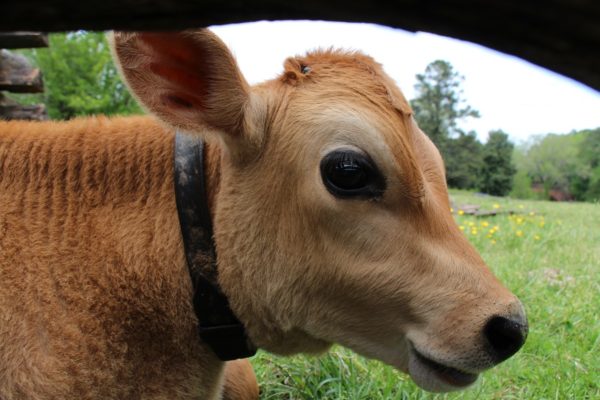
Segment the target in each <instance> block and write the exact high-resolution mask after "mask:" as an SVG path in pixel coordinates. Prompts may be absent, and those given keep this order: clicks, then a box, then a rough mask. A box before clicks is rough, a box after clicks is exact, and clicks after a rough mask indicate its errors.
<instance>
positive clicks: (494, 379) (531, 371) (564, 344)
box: [252, 191, 600, 400]
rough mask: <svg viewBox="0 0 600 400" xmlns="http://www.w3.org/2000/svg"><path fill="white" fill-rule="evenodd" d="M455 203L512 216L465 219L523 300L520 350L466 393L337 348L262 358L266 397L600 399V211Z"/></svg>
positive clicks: (457, 198)
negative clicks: (424, 385)
mask: <svg viewBox="0 0 600 400" xmlns="http://www.w3.org/2000/svg"><path fill="white" fill-rule="evenodd" d="M451 197H452V200H453V202H454V204H456V205H460V204H479V205H481V206H482V208H484V209H487V210H494V209H496V210H499V211H501V210H508V209H510V210H514V211H516V212H517V213H516V214H513V215H508V214H501V215H498V216H494V217H485V218H483V217H473V216H467V215H459V214H460V213H459V212H457V210H454V211H455V218H456V221H457V223H458V224H459V226H461V227H462V228H461V229H462V230H463V232H464V234H465V235H467V236H468V237H469V240H470V241H471V242H472V243H473V244H474V245H475V246H476V247H477V249H478V250H479V251H480V252H481V254H482V256H483V258H484V259H485V260H486V262H487V263H488V265H489V266H490V267H491V268H492V269H493V271H494V273H495V274H496V275H497V276H498V277H499V278H500V279H501V280H502V281H503V282H504V283H505V284H506V285H507V286H508V287H509V288H510V289H511V290H512V291H513V292H514V293H515V294H516V295H517V296H518V297H519V298H520V299H521V300H522V301H523V303H524V304H525V307H526V309H527V313H528V317H529V324H530V331H529V337H528V340H527V342H526V343H525V346H524V348H523V349H522V350H521V351H520V352H519V353H518V354H517V355H515V356H514V357H513V358H510V359H509V360H507V361H505V362H504V363H502V364H500V365H499V366H498V367H496V368H493V369H492V370H490V371H488V372H486V373H484V374H483V375H482V376H481V377H480V379H479V381H478V382H477V383H476V384H475V385H474V386H473V387H471V388H470V389H468V390H466V391H464V392H458V393H451V394H447V395H433V394H428V393H425V392H423V391H422V390H421V389H419V388H417V387H416V385H415V384H414V383H412V382H411V381H410V379H409V378H408V376H407V375H404V374H402V373H400V372H397V371H394V370H393V369H392V368H390V367H387V366H384V365H383V364H381V363H379V362H377V361H371V360H367V359H364V358H362V357H360V356H357V355H355V354H353V353H352V352H350V351H348V350H345V349H342V348H340V347H335V348H334V349H333V350H332V351H331V352H330V353H329V354H328V355H326V356H322V357H310V356H297V357H294V358H278V357H275V356H272V355H270V354H265V353H259V354H258V355H257V356H256V357H254V359H253V361H252V362H253V365H254V368H255V370H256V373H257V377H258V380H259V382H260V385H261V399H307V400H308V399H348V400H351V399H352V400H353V399H373V400H376V399H598V398H600V318H599V312H600V204H589V203H588V204H586V203H551V202H542V201H524V200H513V199H507V198H495V197H479V196H474V195H472V194H469V193H467V192H457V191H451Z"/></svg>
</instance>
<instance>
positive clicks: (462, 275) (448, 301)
mask: <svg viewBox="0 0 600 400" xmlns="http://www.w3.org/2000/svg"><path fill="white" fill-rule="evenodd" d="M114 48H115V54H116V56H117V58H118V59H119V60H120V64H121V69H122V71H123V74H124V76H125V78H126V80H127V81H128V83H129V85H130V87H131V88H132V90H133V91H134V93H135V94H136V96H137V97H138V98H139V100H140V101H141V102H142V104H144V105H145V106H146V107H147V108H148V109H149V110H150V111H151V112H152V113H154V114H155V115H156V116H158V117H159V118H161V119H162V120H163V121H165V122H166V123H168V124H170V125H172V126H174V127H176V128H179V129H183V130H186V131H189V132H192V133H195V134H200V135H203V136H204V137H205V138H206V139H207V140H209V141H213V142H214V141H218V142H219V143H220V146H221V148H222V149H223V150H222V153H223V155H222V161H221V165H222V167H221V182H220V190H219V193H218V195H217V202H216V209H215V240H216V244H217V252H218V254H219V280H220V283H221V285H222V287H223V290H224V291H225V293H226V294H227V296H228V298H229V300H230V303H231V305H232V307H233V309H234V311H235V312H236V314H237V315H238V316H239V318H240V319H241V320H242V322H244V324H245V325H246V327H247V329H248V331H249V333H250V336H251V337H252V340H253V341H254V342H255V343H256V344H257V345H259V346H261V347H264V348H265V349H267V350H271V351H274V352H278V353H283V354H288V353H294V352H298V351H320V350H323V349H325V348H327V346H328V345H329V344H331V343H334V342H337V343H341V344H343V345H345V346H348V347H350V348H352V349H354V350H356V351H358V352H359V353H361V354H364V355H367V356H369V357H374V358H377V359H380V360H382V361H384V362H387V363H389V364H392V365H394V366H396V367H398V368H400V369H402V370H405V371H407V372H409V373H410V374H411V376H412V377H413V378H414V379H415V381H416V382H417V383H418V384H420V385H421V386H423V387H424V388H426V389H429V390H439V391H446V390H454V389H457V388H461V387H464V386H467V385H468V384H470V383H472V382H473V381H474V380H475V378H476V376H477V374H478V373H479V372H480V371H482V370H484V369H486V368H489V367H491V366H492V365H494V364H496V363H497V362H499V361H501V360H503V359H504V358H506V357H508V356H510V355H511V354H512V353H514V352H515V351H516V350H517V349H518V348H519V347H520V345H521V344H522V342H523V340H524V337H525V333H526V320H525V317H524V313H523V310H522V307H521V305H520V303H519V302H518V300H517V299H516V298H515V297H514V295H512V294H511V293H510V292H509V291H508V290H506V289H505V288H504V287H503V286H502V285H501V284H500V283H499V282H498V281H497V280H496V278H494V276H493V275H492V274H491V273H490V272H489V270H488V269H487V267H486V266H485V264H484V262H483V261H482V260H481V258H480V257H479V256H478V254H477V253H476V252H475V250H474V249H473V248H472V247H471V246H470V245H469V243H468V242H467V241H466V239H465V238H464V236H463V235H462V233H461V232H460V231H459V230H458V229H457V226H456V224H455V223H454V221H453V219H452V216H451V215H450V212H449V203H448V193H447V189H446V185H445V176H444V168H443V162H442V160H441V157H440V155H439V153H438V151H437V150H436V148H435V147H434V146H433V144H432V143H431V141H430V140H429V139H428V138H427V137H426V136H425V134H424V133H423V132H421V131H420V130H419V128H418V127H417V125H416V123H415V122H414V120H413V119H412V116H411V110H410V106H409V105H408V103H407V102H406V100H405V99H404V97H403V96H402V94H401V92H400V91H399V89H398V88H397V87H396V86H395V84H394V83H393V82H392V80H391V79H390V78H389V77H387V75H386V74H385V73H384V72H383V70H382V68H381V66H379V65H378V64H377V63H375V62H374V61H373V60H372V59H371V58H370V57H367V56H364V55H362V54H360V53H348V52H340V51H317V52H313V53H310V54H308V55H307V56H305V57H299V58H291V59H289V60H287V61H286V63H285V65H284V72H283V74H282V75H281V76H280V77H279V78H277V79H274V80H272V81H268V82H265V83H263V84H260V85H257V86H254V87H251V86H250V85H248V84H247V83H246V81H245V80H244V78H243V76H242V74H241V73H240V72H239V69H238V67H237V65H236V63H235V61H234V59H233V57H232V56H231V54H230V53H229V51H228V50H227V48H226V47H225V46H224V45H223V44H222V43H221V42H220V41H219V39H218V38H216V37H215V36H214V35H213V34H211V33H210V32H209V31H207V30H200V31H187V32H180V33H160V34H159V33H142V34H115V37H114Z"/></svg>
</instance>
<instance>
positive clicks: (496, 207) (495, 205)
mask: <svg viewBox="0 0 600 400" xmlns="http://www.w3.org/2000/svg"><path fill="white" fill-rule="evenodd" d="M492 207H494V208H495V209H498V208H500V204H498V203H495V204H494V205H493V206H492Z"/></svg>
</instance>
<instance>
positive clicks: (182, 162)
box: [174, 132, 256, 361]
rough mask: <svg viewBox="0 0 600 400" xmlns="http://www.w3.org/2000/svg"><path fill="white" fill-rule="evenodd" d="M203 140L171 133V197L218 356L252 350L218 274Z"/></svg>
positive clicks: (204, 330)
mask: <svg viewBox="0 0 600 400" xmlns="http://www.w3.org/2000/svg"><path fill="white" fill-rule="evenodd" d="M203 152H204V142H203V141H202V140H201V139H199V138H197V137H193V136H190V135H186V134H183V133H180V132H177V133H176V134H175V154H174V167H175V199H176V202H177V213H178V214H179V224H180V226H181V235H182V237H183V246H184V250H185V257H186V260H187V265H188V270H189V273H190V277H191V279H192V288H193V304H194V311H195V313H196V317H197V318H198V332H199V334H200V338H201V339H202V341H204V342H205V343H206V344H208V345H209V346H210V348H211V349H212V350H213V351H214V353H215V354H216V355H217V357H219V359H221V360H222V361H228V360H235V359H237V358H246V357H250V356H253V355H254V354H255V353H256V348H255V347H254V345H253V344H252V343H251V342H250V340H249V339H248V336H247V334H246V329H245V328H244V325H242V323H241V322H240V321H239V320H238V319H237V317H236V316H235V315H234V314H233V312H232V311H231V308H230V307H229V301H228V300H227V297H226V296H225V294H223V292H222V290H221V288H220V287H219V284H218V279H217V262H216V261H217V257H216V250H215V244H214V241H213V229H212V220H211V215H210V210H209V208H208V196H207V191H206V181H205V176H204V156H203Z"/></svg>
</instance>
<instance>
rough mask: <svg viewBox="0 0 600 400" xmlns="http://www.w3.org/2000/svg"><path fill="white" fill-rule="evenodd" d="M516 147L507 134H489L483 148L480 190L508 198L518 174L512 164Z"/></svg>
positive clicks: (496, 132) (494, 132)
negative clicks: (514, 177)
mask: <svg viewBox="0 0 600 400" xmlns="http://www.w3.org/2000/svg"><path fill="white" fill-rule="evenodd" d="M514 147H515V146H514V144H513V143H511V142H510V141H509V140H508V135H507V134H506V133H504V132H502V131H492V132H490V133H489V135H488V140H487V142H486V143H485V145H484V146H483V152H482V158H483V163H482V168H481V172H480V175H479V176H480V181H479V190H481V191H482V192H484V193H489V194H491V195H494V196H506V195H507V194H508V193H509V192H510V190H511V188H512V183H513V176H514V175H515V172H516V169H515V167H514V165H513V163H512V155H513V151H514Z"/></svg>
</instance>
